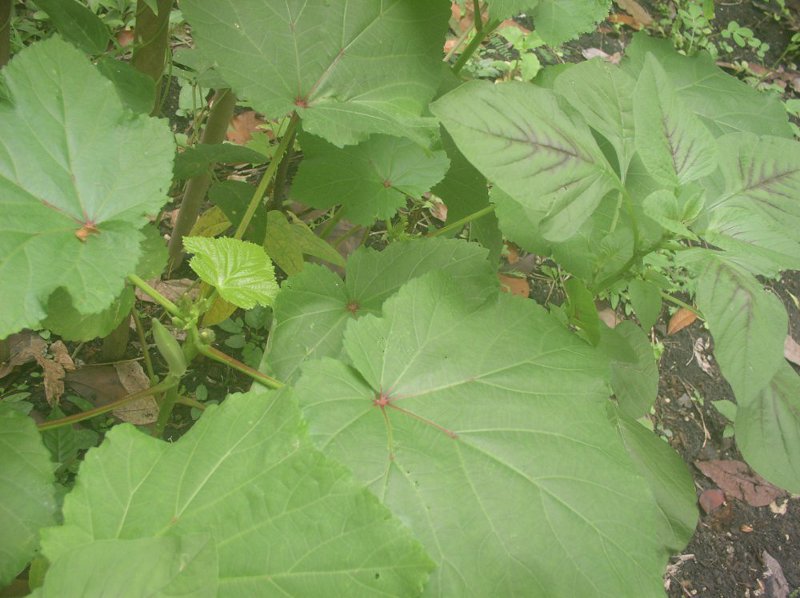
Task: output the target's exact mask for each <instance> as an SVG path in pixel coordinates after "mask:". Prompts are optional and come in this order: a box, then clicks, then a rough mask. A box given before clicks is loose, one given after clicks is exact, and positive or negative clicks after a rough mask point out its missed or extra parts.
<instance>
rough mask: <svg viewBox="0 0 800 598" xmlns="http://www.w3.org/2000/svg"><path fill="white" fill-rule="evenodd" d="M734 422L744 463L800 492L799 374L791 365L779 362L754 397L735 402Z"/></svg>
mask: <svg viewBox="0 0 800 598" xmlns="http://www.w3.org/2000/svg"><path fill="white" fill-rule="evenodd" d="M737 400H738V397H737ZM717 403H719V401H718V402H717ZM717 403H715V405H716V404H717ZM734 426H735V428H736V446H737V447H738V448H739V450H741V451H742V455H743V456H744V458H745V459H746V460H747V463H748V464H749V465H750V466H752V468H753V469H755V470H756V471H757V472H758V473H759V474H760V475H761V476H763V477H764V478H765V479H767V480H769V481H770V482H772V483H773V484H775V485H776V486H779V487H781V488H784V489H786V490H788V491H789V492H793V493H798V492H800V378H798V376H797V373H796V372H795V371H794V369H792V366H790V365H789V364H787V363H782V364H780V367H779V369H778V371H777V372H776V373H775V376H774V377H773V378H772V380H770V382H769V384H767V386H766V387H764V388H763V389H762V390H761V391H760V392H759V393H758V395H757V396H756V397H755V398H754V399H752V400H750V401H748V402H747V403H744V404H739V405H738V407H737V408H736V416H735V424H734Z"/></svg>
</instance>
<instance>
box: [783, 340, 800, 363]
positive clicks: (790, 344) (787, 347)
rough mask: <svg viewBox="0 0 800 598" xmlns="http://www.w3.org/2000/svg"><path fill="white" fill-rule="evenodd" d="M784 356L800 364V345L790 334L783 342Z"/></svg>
mask: <svg viewBox="0 0 800 598" xmlns="http://www.w3.org/2000/svg"><path fill="white" fill-rule="evenodd" d="M783 356H784V357H785V358H786V359H787V360H789V361H791V362H792V363H793V364H795V365H800V345H798V344H797V341H796V340H794V339H793V338H792V337H791V336H789V335H788V334H787V335H786V340H785V341H784V342H783Z"/></svg>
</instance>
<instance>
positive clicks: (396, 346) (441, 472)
mask: <svg viewBox="0 0 800 598" xmlns="http://www.w3.org/2000/svg"><path fill="white" fill-rule="evenodd" d="M458 286H459V285H458V283H456V282H454V281H453V280H452V279H451V278H449V277H448V276H447V275H446V274H443V273H439V272H436V273H431V274H429V275H427V276H424V277H420V278H417V279H415V280H413V281H411V282H410V283H408V284H407V285H405V286H404V287H403V288H402V289H401V290H400V291H399V292H398V293H397V295H395V296H394V297H392V298H391V299H389V300H388V301H386V303H385V304H384V306H383V317H376V316H373V315H369V316H366V317H364V318H361V319H359V320H357V321H354V322H351V323H350V324H349V325H348V328H347V331H346V334H345V343H344V344H345V350H346V354H347V358H348V360H349V362H350V363H352V366H348V365H345V364H343V363H342V362H338V361H333V360H330V359H325V360H321V361H316V362H313V363H309V364H308V365H307V366H306V367H305V368H304V373H303V376H302V377H301V379H300V381H299V382H298V385H297V395H298V397H299V400H300V403H301V406H302V407H303V409H304V414H305V416H306V418H307V419H308V421H309V426H310V433H311V435H312V438H313V439H314V440H315V441H316V443H317V445H318V446H320V447H322V448H323V450H324V451H325V452H326V453H327V454H329V455H331V456H333V457H334V458H336V459H337V460H340V461H341V462H343V463H345V464H346V465H348V466H349V467H350V468H351V469H352V470H353V472H354V473H355V475H356V477H357V479H360V480H361V481H363V482H365V483H368V484H369V486H370V488H371V489H372V491H373V492H374V493H375V494H376V495H377V496H378V497H379V498H380V499H381V500H382V501H383V503H384V504H386V505H387V506H388V507H389V508H390V509H392V511H393V512H394V513H395V514H397V515H398V516H400V517H402V518H403V520H404V521H407V522H408V524H409V525H410V526H411V528H412V530H413V531H414V533H415V534H416V535H417V537H418V538H419V539H420V540H421V541H422V542H423V544H424V545H425V547H426V549H427V550H428V552H429V553H430V555H431V556H432V557H433V559H434V560H435V561H436V562H437V563H438V565H439V567H438V569H437V570H436V571H435V572H434V574H433V576H432V577H431V580H430V582H429V584H428V587H427V589H426V595H430V596H438V595H444V596H462V595H475V596H513V595H525V596H551V597H552V596H569V597H573V596H599V595H609V596H655V595H660V593H661V592H662V591H663V589H662V582H661V575H662V571H663V568H664V566H665V564H666V561H667V557H668V555H669V554H670V550H672V549H674V548H675V546H676V544H678V543H679V542H685V541H686V539H687V538H688V536H687V535H686V534H685V533H684V534H681V533H680V532H676V529H677V528H676V527H672V526H671V524H670V523H669V522H670V521H674V520H675V518H665V517H664V513H663V512H662V511H661V508H662V507H661V504H662V503H659V502H658V501H656V499H655V498H654V494H655V492H654V491H652V490H651V489H650V486H649V485H648V483H647V482H645V479H644V478H643V477H640V469H639V466H638V465H637V464H636V463H635V461H634V460H633V459H632V458H631V456H630V455H629V454H628V452H627V449H626V447H625V445H624V444H623V442H622V439H621V437H620V435H619V434H618V432H617V430H616V429H615V426H614V425H613V424H612V423H611V422H610V421H609V418H608V414H607V412H606V408H607V405H608V403H607V401H606V398H607V391H606V384H607V381H606V376H607V373H606V372H607V361H606V359H605V358H604V357H603V356H601V355H600V354H599V353H598V352H597V351H595V350H593V349H591V348H590V347H589V346H588V345H586V344H585V343H584V342H582V341H581V340H580V339H578V338H576V337H575V336H574V335H571V334H570V333H569V332H568V331H566V330H565V329H564V328H563V327H562V326H561V324H559V323H558V322H557V321H556V320H555V319H553V318H551V317H550V316H549V315H547V313H546V312H545V311H544V309H542V308H541V307H539V306H537V305H535V304H534V303H533V302H531V301H525V300H522V299H519V298H515V297H509V296H507V295H502V296H501V297H499V299H498V300H497V301H496V302H490V303H488V304H484V305H483V306H480V305H476V304H474V303H472V302H470V301H467V300H466V299H465V297H464V295H463V293H462V292H461V291H460V290H459V288H458ZM656 453H658V451H655V452H654V453H653V455H654V456H656V458H657V461H658V457H657V455H656ZM672 465H674V462H673V463H672ZM657 467H658V466H657ZM650 481H651V482H652V483H653V484H655V485H656V486H658V485H660V484H663V483H665V480H664V479H661V480H660V481H659V480H658V479H657V476H653V477H652V479H651V480H650ZM684 492H686V488H684ZM685 496H686V494H684V498H685ZM688 497H689V501H690V503H691V502H692V501H693V500H694V493H693V491H692V489H691V485H689V487H688ZM666 502H669V501H666ZM683 504H684V505H685V504H686V502H685V500H684V502H683ZM668 508H669V507H668ZM670 510H671V509H670ZM677 520H681V518H680V517H677ZM689 527H691V525H689ZM676 533H677V536H676ZM678 537H679V539H678Z"/></svg>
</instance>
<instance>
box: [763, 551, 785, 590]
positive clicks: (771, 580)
mask: <svg viewBox="0 0 800 598" xmlns="http://www.w3.org/2000/svg"><path fill="white" fill-rule="evenodd" d="M761 560H762V562H763V563H764V567H765V568H766V571H764V582H765V584H764V585H765V586H766V595H767V596H768V597H769V598H789V596H790V594H789V592H790V591H791V587H790V586H789V582H788V581H786V576H785V575H784V574H783V567H781V564H780V563H779V562H778V560H777V559H776V558H775V557H773V556H772V555H771V554H770V553H768V552H767V551H766V550H765V551H764V552H762V553H761Z"/></svg>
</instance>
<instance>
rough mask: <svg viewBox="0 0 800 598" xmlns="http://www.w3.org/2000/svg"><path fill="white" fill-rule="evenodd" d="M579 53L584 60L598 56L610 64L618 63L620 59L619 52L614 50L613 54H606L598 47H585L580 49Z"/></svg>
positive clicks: (620, 54)
mask: <svg viewBox="0 0 800 598" xmlns="http://www.w3.org/2000/svg"><path fill="white" fill-rule="evenodd" d="M581 54H582V55H583V57H584V58H585V59H586V60H591V59H592V58H600V59H602V60H604V61H606V62H608V63H610V64H619V62H620V60H622V53H621V52H614V53H613V54H608V53H606V52H603V50H601V49H600V48H586V49H584V50H581Z"/></svg>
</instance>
